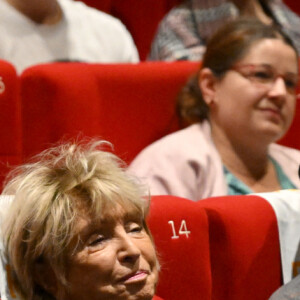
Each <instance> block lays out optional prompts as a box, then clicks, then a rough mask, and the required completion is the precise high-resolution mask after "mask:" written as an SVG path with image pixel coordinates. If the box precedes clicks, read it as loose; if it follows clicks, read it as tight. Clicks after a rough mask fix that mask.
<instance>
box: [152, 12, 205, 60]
mask: <svg viewBox="0 0 300 300" xmlns="http://www.w3.org/2000/svg"><path fill="white" fill-rule="evenodd" d="M191 18H192V16H191V13H190V10H189V9H187V8H185V7H178V8H174V9H173V10H172V11H171V12H170V13H169V14H168V15H167V16H166V17H165V18H164V19H163V21H162V22H161V24H160V25H159V28H158V31H157V34H156V36H155V38H154V41H153V43H152V46H151V51H150V55H149V58H148V59H149V60H165V61H176V60H192V61H199V60H200V59H202V56H203V53H204V50H205V46H206V45H205V42H204V41H203V40H202V39H201V38H200V37H199V36H198V35H197V33H196V32H195V28H194V26H193V22H192V19H191Z"/></svg>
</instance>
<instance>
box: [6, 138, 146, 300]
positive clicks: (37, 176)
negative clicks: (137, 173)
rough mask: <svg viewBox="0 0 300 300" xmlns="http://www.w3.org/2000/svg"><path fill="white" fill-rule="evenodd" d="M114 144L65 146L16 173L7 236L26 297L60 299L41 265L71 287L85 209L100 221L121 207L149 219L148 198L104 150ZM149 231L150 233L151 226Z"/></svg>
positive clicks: (16, 277) (15, 279) (9, 183)
mask: <svg viewBox="0 0 300 300" xmlns="http://www.w3.org/2000/svg"><path fill="white" fill-rule="evenodd" d="M108 145H110V144H109V143H107V142H104V141H100V142H99V141H98V142H95V141H93V142H89V143H67V144H61V145H59V146H57V147H54V148H51V149H49V150H46V151H44V152H42V153H41V154H40V155H38V156H36V157H35V158H34V160H33V161H31V162H30V163H28V164H25V165H22V166H20V167H17V168H16V169H15V170H14V171H13V172H12V173H11V174H10V176H9V178H8V180H7V183H6V184H5V188H4V191H3V194H6V195H15V199H14V201H13V203H12V205H11V207H10V209H9V211H8V213H7V216H6V219H5V222H4V228H3V237H4V244H5V249H6V251H7V258H8V260H9V263H10V266H11V269H12V278H13V282H14V284H15V286H16V289H17V291H18V292H19V294H20V295H21V296H22V297H24V298H25V299H28V300H38V299H54V298H53V297H52V296H51V295H49V294H48V293H47V292H46V291H45V290H44V289H43V287H41V286H40V285H39V284H38V283H37V281H36V280H35V275H34V267H35V265H36V264H38V263H39V262H41V261H42V262H46V263H47V264H48V265H49V266H50V267H51V269H52V270H53V272H54V275H55V277H56V278H57V280H59V281H60V282H61V283H62V284H63V285H64V286H65V287H67V285H68V282H67V278H66V271H67V265H66V261H67V260H66V258H67V257H68V255H70V249H69V248H70V247H68V246H69V245H70V242H71V240H72V238H74V235H75V232H74V225H75V223H76V219H77V215H78V213H79V212H80V210H81V211H82V207H84V211H85V212H87V213H88V215H89V216H92V217H96V216H98V217H99V216H101V215H103V213H105V212H106V211H107V210H110V209H113V208H114V207H116V205H118V204H119V205H121V206H122V207H124V208H125V210H127V209H129V208H131V209H132V208H133V209H134V210H135V211H136V213H137V214H138V215H140V216H141V217H143V219H145V216H146V214H147V213H148V206H149V204H148V203H149V201H148V198H147V197H143V195H144V193H143V189H142V188H141V186H140V185H139V184H138V183H137V182H136V180H135V179H134V178H131V177H130V176H129V175H128V174H126V173H125V169H124V164H123V162H122V161H121V160H120V159H119V158H117V157H116V156H115V155H113V154H112V153H110V152H107V151H102V150H100V148H101V149H103V148H105V147H106V148H107V146H108ZM145 228H146V230H147V232H148V233H149V230H148V228H147V226H146V224H145ZM149 235H150V233H149Z"/></svg>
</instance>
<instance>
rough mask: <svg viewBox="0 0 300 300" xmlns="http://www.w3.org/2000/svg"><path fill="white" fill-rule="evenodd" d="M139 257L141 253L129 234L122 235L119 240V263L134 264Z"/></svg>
mask: <svg viewBox="0 0 300 300" xmlns="http://www.w3.org/2000/svg"><path fill="white" fill-rule="evenodd" d="M140 255H141V251H140V249H139V247H138V246H137V245H136V244H135V242H134V240H133V239H132V237H131V236H130V234H128V233H125V234H123V235H122V237H121V238H120V247H119V251H118V259H119V261H120V262H122V263H135V262H136V261H137V260H138V259H139V257H140Z"/></svg>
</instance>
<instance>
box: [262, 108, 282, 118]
mask: <svg viewBox="0 0 300 300" xmlns="http://www.w3.org/2000/svg"><path fill="white" fill-rule="evenodd" d="M260 110H261V111H262V112H263V113H265V114H267V115H268V116H269V117H270V118H272V119H275V120H276V121H279V120H280V119H282V115H281V111H280V109H276V108H261V109H260Z"/></svg>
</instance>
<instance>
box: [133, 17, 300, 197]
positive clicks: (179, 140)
mask: <svg viewBox="0 0 300 300" xmlns="http://www.w3.org/2000/svg"><path fill="white" fill-rule="evenodd" d="M194 78H196V84H197V85H198V87H199V88H198V99H197V102H195V107H194V110H195V111H196V113H198V114H199V115H200V116H201V121H200V122H199V123H197V124H194V125H191V126H189V127H187V128H186V129H183V130H180V131H177V132H175V133H173V134H170V135H168V136H166V137H164V138H162V139H161V140H159V141H157V142H155V143H153V144H152V145H150V146H148V147H147V148H146V149H144V150H143V151H142V152H141V153H140V154H139V155H138V156H137V157H136V158H135V159H134V161H133V162H132V164H131V165H130V167H129V170H130V171H131V172H132V173H134V174H135V175H137V176H139V177H140V178H142V179H143V180H145V182H147V183H148V185H149V187H150V191H151V193H152V194H171V195H176V196H181V197H186V198H189V199H192V200H199V199H202V198H207V197H211V196H218V195H228V194H248V193H251V192H267V191H274V190H279V189H287V188H299V187H300V185H299V179H298V166H299V162H300V151H298V150H295V149H291V148H287V147H283V146H280V145H277V144H274V142H276V141H277V140H279V139H280V138H281V137H282V136H283V135H284V134H285V133H286V132H287V130H288V128H289V127H290V125H291V122H292V120H293V116H294V112H295V105H296V98H297V95H296V93H297V84H298V80H299V71H298V54H297V51H296V49H295V48H294V46H293V44H292V42H291V41H290V39H289V38H287V37H286V36H285V35H284V34H283V33H282V32H281V31H280V30H279V29H277V28H276V27H274V26H272V25H265V24H263V23H261V22H259V21H257V20H256V19H240V20H236V21H233V22H230V23H228V24H227V25H226V26H224V27H223V28H222V29H220V30H219V31H218V32H216V34H215V35H214V36H213V37H212V39H211V40H210V42H209V43H208V45H207V50H206V53H205V55H204V59H203V63H202V66H201V69H200V70H199V72H198V74H197V76H195V77H194Z"/></svg>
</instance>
